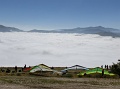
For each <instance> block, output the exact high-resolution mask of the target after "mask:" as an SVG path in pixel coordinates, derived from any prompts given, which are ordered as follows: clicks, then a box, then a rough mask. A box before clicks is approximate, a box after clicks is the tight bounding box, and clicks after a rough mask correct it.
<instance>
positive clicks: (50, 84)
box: [0, 76, 120, 89]
mask: <svg viewBox="0 0 120 89" xmlns="http://www.w3.org/2000/svg"><path fill="white" fill-rule="evenodd" d="M0 89H120V79H108V78H61V77H58V78H57V77H40V76H1V77H0Z"/></svg>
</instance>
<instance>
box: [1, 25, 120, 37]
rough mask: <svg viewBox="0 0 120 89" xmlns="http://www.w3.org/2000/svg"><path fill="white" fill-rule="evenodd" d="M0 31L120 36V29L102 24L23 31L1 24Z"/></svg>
mask: <svg viewBox="0 0 120 89" xmlns="http://www.w3.org/2000/svg"><path fill="white" fill-rule="evenodd" d="M0 32H40V33H80V34H81V33H82V34H98V35H101V36H112V37H120V30H119V29H114V28H105V27H102V26H96V27H86V28H80V27H78V28H73V29H59V30H36V29H34V30H30V31H23V30H20V29H18V28H15V27H6V26H3V25H0Z"/></svg>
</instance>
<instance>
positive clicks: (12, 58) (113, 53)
mask: <svg viewBox="0 0 120 89" xmlns="http://www.w3.org/2000/svg"><path fill="white" fill-rule="evenodd" d="M119 58H120V38H112V37H109V36H108V37H107V36H106V37H102V36H99V35H89V34H88V35H84V34H60V33H27V32H8V33H0V66H15V65H17V66H24V65H25V64H26V65H27V66H34V65H38V64H41V63H44V64H46V65H48V66H73V65H76V64H77V65H82V66H85V67H97V66H101V65H105V64H108V65H111V64H112V62H115V63H116V62H117V60H118V59H119Z"/></svg>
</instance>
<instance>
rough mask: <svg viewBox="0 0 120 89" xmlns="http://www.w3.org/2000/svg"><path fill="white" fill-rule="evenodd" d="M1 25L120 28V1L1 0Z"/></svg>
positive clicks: (25, 27)
mask: <svg viewBox="0 0 120 89" xmlns="http://www.w3.org/2000/svg"><path fill="white" fill-rule="evenodd" d="M0 24H2V25H5V26H13V27H17V28H20V29H23V30H32V29H41V30H43V29H47V30H49V29H61V28H75V27H88V26H100V25H101V26H105V27H113V28H118V29H120V25H119V24H120V0H0Z"/></svg>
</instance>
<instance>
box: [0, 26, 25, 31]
mask: <svg viewBox="0 0 120 89" xmlns="http://www.w3.org/2000/svg"><path fill="white" fill-rule="evenodd" d="M0 32H23V30H20V29H18V28H15V27H6V26H3V25H0Z"/></svg>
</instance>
